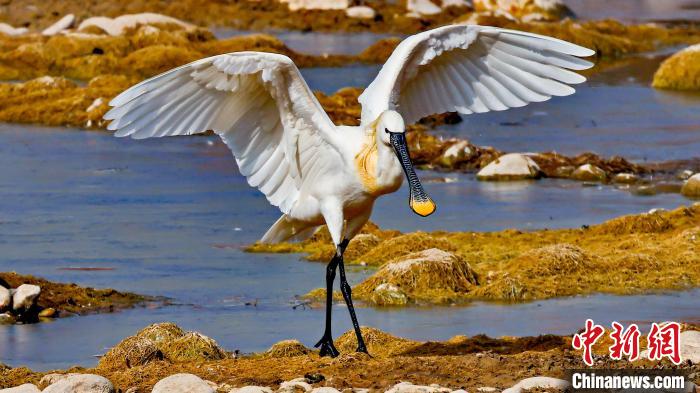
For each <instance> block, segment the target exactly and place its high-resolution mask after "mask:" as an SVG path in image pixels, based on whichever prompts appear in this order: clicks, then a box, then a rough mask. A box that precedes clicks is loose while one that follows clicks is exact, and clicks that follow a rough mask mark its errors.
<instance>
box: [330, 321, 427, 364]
mask: <svg viewBox="0 0 700 393" xmlns="http://www.w3.org/2000/svg"><path fill="white" fill-rule="evenodd" d="M360 331H361V332H362V338H363V339H364V340H365V344H366V345H367V350H368V351H369V353H370V354H372V356H376V357H388V356H395V355H399V354H401V353H403V352H406V351H408V350H409V349H411V348H414V347H415V346H416V345H419V342H417V341H413V340H409V339H406V338H402V337H396V336H393V335H391V334H389V333H386V332H383V331H381V330H379V329H376V328H372V327H367V326H362V327H360ZM335 346H336V347H337V348H338V350H339V351H340V352H341V353H352V352H355V350H356V349H357V336H356V335H355V331H354V330H352V329H351V330H348V331H347V332H345V333H343V334H342V335H341V336H340V337H338V338H337V339H336V340H335Z"/></svg>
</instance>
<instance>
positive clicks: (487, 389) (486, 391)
mask: <svg viewBox="0 0 700 393" xmlns="http://www.w3.org/2000/svg"><path fill="white" fill-rule="evenodd" d="M476 391H477V392H483V393H493V392H498V389H496V388H494V387H493V386H482V387H480V388H478V389H476Z"/></svg>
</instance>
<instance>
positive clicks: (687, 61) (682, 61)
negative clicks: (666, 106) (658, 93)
mask: <svg viewBox="0 0 700 393" xmlns="http://www.w3.org/2000/svg"><path fill="white" fill-rule="evenodd" d="M652 86H654V87H656V88H659V89H673V90H700V44H696V45H692V46H689V47H687V48H685V49H683V50H681V51H680V52H678V53H676V54H674V55H673V56H671V57H669V58H668V59H666V60H664V61H663V62H662V63H661V65H660V66H659V69H658V70H656V73H654V80H653V82H652Z"/></svg>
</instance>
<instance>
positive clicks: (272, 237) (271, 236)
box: [260, 214, 318, 244]
mask: <svg viewBox="0 0 700 393" xmlns="http://www.w3.org/2000/svg"><path fill="white" fill-rule="evenodd" d="M316 228H318V226H316V225H312V226H308V224H307V225H304V223H301V222H299V221H296V220H293V219H291V218H289V217H288V216H287V215H286V214H283V215H282V217H280V218H279V220H277V222H275V223H274V224H273V225H272V226H271V227H270V229H268V230H267V232H265V235H263V237H262V239H260V243H265V244H272V243H281V242H288V241H294V242H297V241H302V240H306V239H308V238H310V237H311V235H313V234H314V232H316Z"/></svg>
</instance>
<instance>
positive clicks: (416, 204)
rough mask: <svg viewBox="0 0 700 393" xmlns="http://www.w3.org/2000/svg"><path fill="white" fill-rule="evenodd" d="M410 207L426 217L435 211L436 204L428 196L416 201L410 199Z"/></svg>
mask: <svg viewBox="0 0 700 393" xmlns="http://www.w3.org/2000/svg"><path fill="white" fill-rule="evenodd" d="M410 205H411V209H412V210H413V211H414V212H415V213H416V214H418V215H419V216H423V217H427V216H429V215H431V214H433V213H434V212H435V209H436V205H435V202H433V200H432V199H430V198H428V200H427V201H417V200H415V199H411V203H410Z"/></svg>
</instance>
